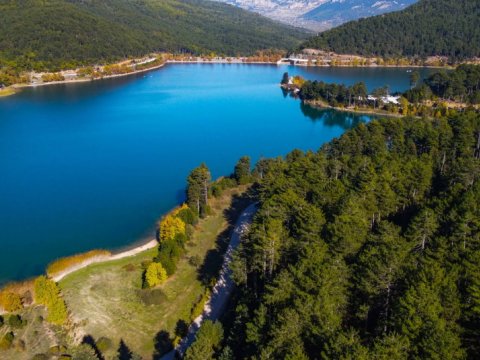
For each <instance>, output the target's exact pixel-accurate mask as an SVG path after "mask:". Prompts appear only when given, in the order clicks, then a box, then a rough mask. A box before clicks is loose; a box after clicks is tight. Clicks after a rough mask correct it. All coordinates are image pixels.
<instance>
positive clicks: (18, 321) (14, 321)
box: [8, 315, 27, 328]
mask: <svg viewBox="0 0 480 360" xmlns="http://www.w3.org/2000/svg"><path fill="white" fill-rule="evenodd" d="M26 324H27V321H26V320H22V317H21V316H20V315H10V317H9V318H8V325H10V327H12V328H21V327H23V326H25V325H26Z"/></svg>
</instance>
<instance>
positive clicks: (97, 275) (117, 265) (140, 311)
mask: <svg viewBox="0 0 480 360" xmlns="http://www.w3.org/2000/svg"><path fill="white" fill-rule="evenodd" d="M230 202H231V196H230V195H229V194H226V195H225V196H224V197H223V198H222V199H220V200H217V201H215V202H214V203H213V209H214V214H213V215H211V216H210V217H208V218H207V219H205V220H202V221H200V223H199V224H198V225H197V227H196V231H195V233H194V235H193V238H192V240H191V242H190V243H189V244H188V245H187V247H186V254H185V256H184V257H183V258H182V259H181V260H180V261H179V263H178V268H177V271H176V273H175V274H174V275H173V276H172V277H170V278H169V279H168V280H167V282H166V283H164V284H163V285H161V286H160V287H159V288H157V289H155V290H154V291H155V293H152V290H142V289H141V277H142V272H143V268H142V262H144V261H148V260H151V259H152V258H153V257H154V255H155V254H156V249H151V250H148V251H145V252H143V253H141V254H138V255H136V256H134V257H130V258H125V259H121V260H117V261H112V262H106V263H99V264H93V265H91V266H89V267H87V268H84V269H82V270H79V271H77V272H75V273H73V274H71V275H69V276H67V277H66V278H64V279H63V280H62V281H61V282H60V287H61V289H62V293H63V295H64V298H65V301H66V303H67V306H68V308H69V310H70V312H71V315H72V318H73V320H74V322H75V323H76V324H77V325H76V333H77V335H76V336H77V338H78V339H81V338H82V337H83V336H87V335H89V336H91V337H93V338H94V339H95V340H97V339H99V338H100V337H102V336H104V337H108V338H110V339H112V340H113V342H114V344H115V345H114V347H115V349H112V350H109V352H107V353H105V355H106V357H107V358H109V357H111V356H113V355H114V354H115V352H116V347H118V343H119V341H120V340H121V339H123V341H124V342H125V343H126V345H127V346H128V347H129V348H130V349H131V350H132V351H134V352H135V353H138V354H140V355H142V356H143V357H145V358H151V356H152V354H153V353H155V351H156V348H155V344H156V343H157V341H156V340H155V339H156V337H157V334H159V333H160V332H162V331H164V332H165V331H166V332H168V333H169V335H170V337H171V338H173V337H174V329H175V327H176V324H177V322H178V321H179V320H184V321H186V322H187V323H189V322H190V312H191V309H192V306H193V305H194V303H195V302H196V301H197V300H198V298H199V297H200V295H201V294H202V293H203V292H204V289H205V287H204V283H202V281H201V280H200V279H199V275H198V274H199V272H198V270H197V268H195V267H194V266H192V265H190V264H189V261H188V260H189V258H190V257H192V256H199V257H200V258H201V259H202V262H203V260H204V259H205V258H206V256H207V254H208V263H207V264H206V265H205V266H203V267H202V269H203V270H204V271H205V272H206V273H207V274H209V273H211V272H213V271H214V270H215V268H217V267H218V263H219V258H220V255H221V254H220V251H218V250H217V249H216V248H217V246H218V244H219V243H221V242H222V241H219V237H220V240H221V237H225V236H226V233H227V229H228V225H229V224H228V221H227V215H226V213H225V210H226V209H227V208H228V207H229V204H230ZM223 240H225V239H223ZM212 254H213V255H214V256H212ZM145 298H149V299H150V301H147V302H148V303H152V302H153V303H154V304H153V305H147V304H146V303H145V302H146V301H145ZM142 299H144V300H142Z"/></svg>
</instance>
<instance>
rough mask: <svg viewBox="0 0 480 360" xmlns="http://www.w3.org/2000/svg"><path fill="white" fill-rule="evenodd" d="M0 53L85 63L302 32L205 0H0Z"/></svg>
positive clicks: (267, 41)
mask: <svg viewBox="0 0 480 360" xmlns="http://www.w3.org/2000/svg"><path fill="white" fill-rule="evenodd" d="M0 13H1V14H2V21H1V22H0V49H1V53H0V59H1V58H2V57H3V58H4V59H10V60H11V59H17V61H18V58H19V57H22V56H23V55H24V54H27V53H31V54H30V55H31V57H34V59H35V60H36V61H44V62H46V63H47V64H57V65H58V64H61V63H65V62H74V63H87V62H94V61H99V60H110V59H117V58H121V57H124V56H127V55H143V54H145V53H148V52H151V51H172V52H176V51H187V52H193V53H200V52H202V53H205V52H211V51H214V52H217V53H221V54H227V55H236V54H251V53H254V52H255V50H258V49H266V48H289V47H291V46H292V45H296V44H298V42H299V39H301V38H302V37H303V36H304V35H303V33H302V32H300V31H299V30H296V29H293V28H290V27H287V26H283V25H280V24H277V23H275V22H273V21H270V20H268V19H266V18H263V17H261V16H259V15H256V14H251V13H249V12H246V11H244V10H241V9H237V8H235V7H232V6H227V5H224V4H219V3H216V2H210V1H205V0H162V1H155V0H138V1H128V0H104V1H88V0H68V1H62V0H45V1H37V0H25V1H8V0H0Z"/></svg>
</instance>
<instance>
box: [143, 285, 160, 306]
mask: <svg viewBox="0 0 480 360" xmlns="http://www.w3.org/2000/svg"><path fill="white" fill-rule="evenodd" d="M139 297H140V299H141V300H142V302H143V303H144V304H145V305H161V304H163V303H165V301H167V297H166V296H165V294H164V293H163V291H162V290H160V289H153V290H141V291H140V292H139Z"/></svg>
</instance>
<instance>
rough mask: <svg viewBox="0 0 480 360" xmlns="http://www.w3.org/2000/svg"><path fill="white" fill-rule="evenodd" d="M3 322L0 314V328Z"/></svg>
mask: <svg viewBox="0 0 480 360" xmlns="http://www.w3.org/2000/svg"><path fill="white" fill-rule="evenodd" d="M3 323H4V320H3V316H0V328H1V327H2V326H3Z"/></svg>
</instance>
